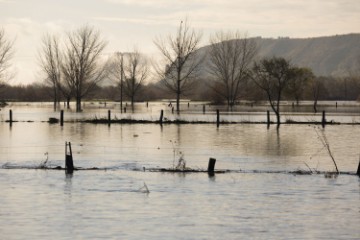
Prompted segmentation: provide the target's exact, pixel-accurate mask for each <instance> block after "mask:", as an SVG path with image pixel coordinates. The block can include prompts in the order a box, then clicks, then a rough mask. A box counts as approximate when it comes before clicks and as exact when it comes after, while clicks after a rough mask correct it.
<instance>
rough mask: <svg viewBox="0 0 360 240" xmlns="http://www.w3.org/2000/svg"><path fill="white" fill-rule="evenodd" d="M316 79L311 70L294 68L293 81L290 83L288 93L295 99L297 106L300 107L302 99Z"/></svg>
mask: <svg viewBox="0 0 360 240" xmlns="http://www.w3.org/2000/svg"><path fill="white" fill-rule="evenodd" d="M314 77H315V76H314V74H313V72H312V71H311V69H309V68H298V67H294V68H293V79H292V81H290V82H289V89H288V91H289V94H291V95H292V96H293V97H294V98H295V101H296V104H297V105H299V101H300V99H302V98H303V95H304V93H305V91H306V89H307V88H308V87H309V84H311V82H312V79H313V78H314Z"/></svg>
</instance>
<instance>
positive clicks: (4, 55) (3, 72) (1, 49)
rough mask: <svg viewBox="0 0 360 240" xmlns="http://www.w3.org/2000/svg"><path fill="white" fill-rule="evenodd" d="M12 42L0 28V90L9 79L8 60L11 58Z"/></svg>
mask: <svg viewBox="0 0 360 240" xmlns="http://www.w3.org/2000/svg"><path fill="white" fill-rule="evenodd" d="M13 44H14V42H13V41H10V40H9V39H8V38H7V37H6V35H5V30H4V29H2V28H0V88H2V87H4V86H5V84H6V83H7V82H8V80H9V79H11V74H10V73H9V71H8V70H9V67H10V60H11V58H12V57H13V53H14V52H13Z"/></svg>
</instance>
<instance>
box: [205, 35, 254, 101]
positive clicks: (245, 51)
mask: <svg viewBox="0 0 360 240" xmlns="http://www.w3.org/2000/svg"><path fill="white" fill-rule="evenodd" d="M210 42H211V46H210V52H209V57H210V68H209V70H210V74H211V75H212V76H213V77H214V78H215V81H216V85H215V86H213V87H212V88H213V90H214V91H215V92H216V93H217V94H219V95H220V96H221V97H223V98H225V99H226V101H227V104H228V105H229V106H233V105H234V104H235V102H236V101H237V100H238V99H239V98H241V97H242V96H243V95H244V90H245V87H246V83H247V80H248V79H249V78H248V76H249V74H248V72H249V70H250V68H251V67H250V65H251V64H252V62H253V59H254V56H255V55H256V52H257V47H256V43H255V41H253V40H251V39H248V38H247V37H246V35H245V36H241V35H240V33H239V32H235V33H231V32H228V33H224V32H219V33H217V34H216V35H215V36H213V37H212V38H211V39H210Z"/></svg>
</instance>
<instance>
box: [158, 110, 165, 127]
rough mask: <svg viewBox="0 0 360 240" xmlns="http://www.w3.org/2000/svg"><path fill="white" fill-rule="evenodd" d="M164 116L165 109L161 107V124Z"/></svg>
mask: <svg viewBox="0 0 360 240" xmlns="http://www.w3.org/2000/svg"><path fill="white" fill-rule="evenodd" d="M163 117H164V110H162V109H161V111H160V119H159V122H160V124H162V123H163Z"/></svg>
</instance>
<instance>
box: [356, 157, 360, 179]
mask: <svg viewBox="0 0 360 240" xmlns="http://www.w3.org/2000/svg"><path fill="white" fill-rule="evenodd" d="M356 175H358V176H359V177H360V159H359V166H358V169H357V172H356Z"/></svg>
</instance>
